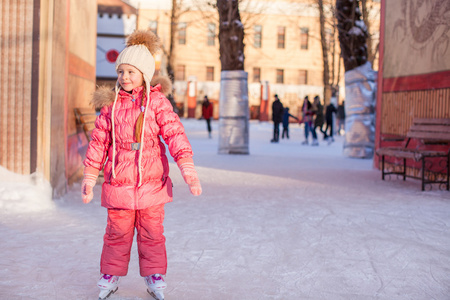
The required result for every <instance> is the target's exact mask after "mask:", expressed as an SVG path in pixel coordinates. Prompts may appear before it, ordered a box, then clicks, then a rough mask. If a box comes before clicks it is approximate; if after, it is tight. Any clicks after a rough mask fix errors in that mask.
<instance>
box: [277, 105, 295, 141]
mask: <svg viewBox="0 0 450 300" xmlns="http://www.w3.org/2000/svg"><path fill="white" fill-rule="evenodd" d="M289 118H294V119H296V120H297V122H298V121H299V120H298V118H297V117H295V116H293V115H291V114H290V113H289V107H285V108H284V112H283V132H282V134H281V138H282V139H284V136H286V138H287V139H289Z"/></svg>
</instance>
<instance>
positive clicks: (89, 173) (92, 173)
mask: <svg viewBox="0 0 450 300" xmlns="http://www.w3.org/2000/svg"><path fill="white" fill-rule="evenodd" d="M98 173H99V171H98V170H96V169H92V168H85V169H84V178H83V182H82V183H81V199H83V202H84V203H89V202H91V200H92V198H93V197H94V192H93V188H94V186H95V183H96V182H97V177H98Z"/></svg>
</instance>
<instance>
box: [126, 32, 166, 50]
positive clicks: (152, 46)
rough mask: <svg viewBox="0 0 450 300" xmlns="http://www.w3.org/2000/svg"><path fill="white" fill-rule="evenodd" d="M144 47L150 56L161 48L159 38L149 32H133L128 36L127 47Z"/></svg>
mask: <svg viewBox="0 0 450 300" xmlns="http://www.w3.org/2000/svg"><path fill="white" fill-rule="evenodd" d="M134 45H144V46H146V47H147V49H148V50H149V51H150V53H151V54H152V55H155V53H156V52H158V50H159V49H160V48H161V46H160V41H159V38H158V37H157V36H156V35H155V34H154V33H153V32H152V31H150V30H135V31H134V32H133V33H132V34H130V35H129V36H128V39H127V47H129V46H134Z"/></svg>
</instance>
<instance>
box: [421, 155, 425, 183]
mask: <svg viewBox="0 0 450 300" xmlns="http://www.w3.org/2000/svg"><path fill="white" fill-rule="evenodd" d="M424 181H425V157H423V158H422V191H425V183H424Z"/></svg>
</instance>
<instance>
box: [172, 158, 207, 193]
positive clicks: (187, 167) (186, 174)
mask: <svg viewBox="0 0 450 300" xmlns="http://www.w3.org/2000/svg"><path fill="white" fill-rule="evenodd" d="M177 164H178V167H179V168H180V170H181V175H182V176H183V179H184V181H185V182H186V183H187V184H188V185H189V190H190V191H191V194H192V195H194V196H200V195H201V194H202V186H201V185H200V180H199V179H198V175H197V171H195V168H194V162H193V161H192V159H185V160H183V159H182V160H181V161H178V162H177Z"/></svg>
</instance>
